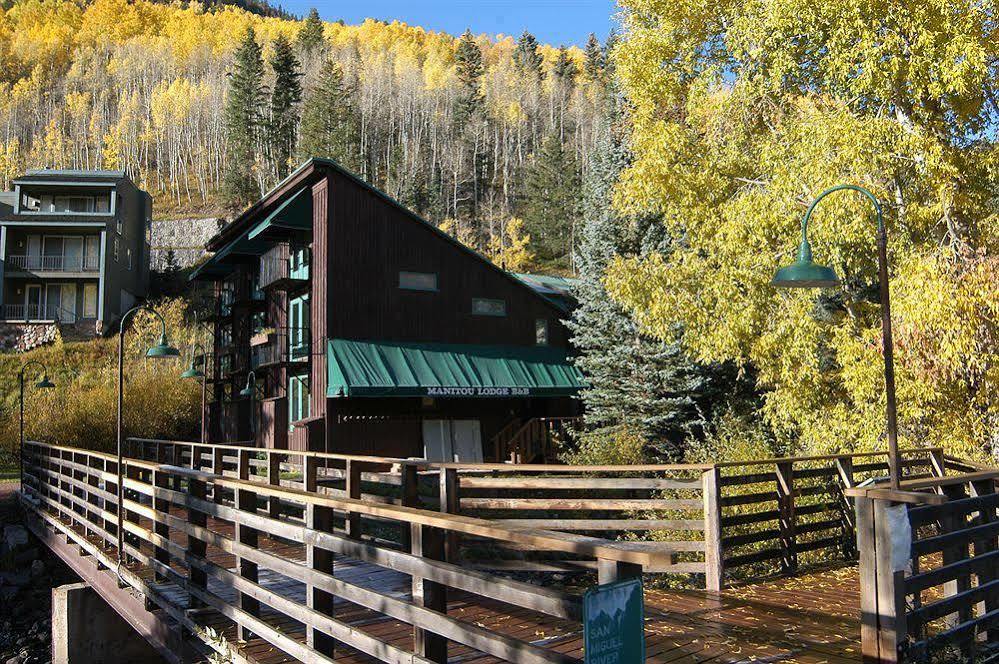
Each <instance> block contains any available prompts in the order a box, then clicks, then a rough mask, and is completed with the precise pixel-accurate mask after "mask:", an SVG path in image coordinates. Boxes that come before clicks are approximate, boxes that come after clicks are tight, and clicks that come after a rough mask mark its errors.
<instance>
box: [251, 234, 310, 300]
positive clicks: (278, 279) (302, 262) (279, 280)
mask: <svg viewBox="0 0 999 664" xmlns="http://www.w3.org/2000/svg"><path fill="white" fill-rule="evenodd" d="M309 258H310V256H309V249H308V248H307V247H301V248H293V249H289V247H288V245H287V244H279V245H277V246H276V247H274V248H273V249H271V250H270V251H268V252H267V253H266V254H264V255H263V256H261V257H260V274H259V277H258V280H257V284H258V285H259V287H260V288H262V289H270V290H294V289H295V288H299V287H301V286H304V285H306V284H308V283H309Z"/></svg>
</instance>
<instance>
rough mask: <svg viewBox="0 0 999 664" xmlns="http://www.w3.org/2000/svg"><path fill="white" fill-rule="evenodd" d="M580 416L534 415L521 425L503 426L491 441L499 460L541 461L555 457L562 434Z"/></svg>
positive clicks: (496, 457)
mask: <svg viewBox="0 0 999 664" xmlns="http://www.w3.org/2000/svg"><path fill="white" fill-rule="evenodd" d="M579 420H580V418H578V417H532V418H531V419H529V420H527V421H526V422H520V421H519V420H518V421H517V422H518V426H516V427H512V428H510V429H508V428H507V427H504V428H503V430H502V431H500V432H499V433H498V434H497V435H496V436H494V437H493V440H492V448H493V455H494V458H495V459H496V461H500V462H506V461H509V462H512V463H521V464H525V463H538V462H539V461H540V462H550V461H553V460H555V456H556V449H555V445H556V442H557V439H558V438H559V436H564V435H566V434H567V433H568V432H567V428H568V426H569V425H570V424H572V423H573V422H577V421H579Z"/></svg>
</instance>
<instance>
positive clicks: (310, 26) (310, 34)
mask: <svg viewBox="0 0 999 664" xmlns="http://www.w3.org/2000/svg"><path fill="white" fill-rule="evenodd" d="M324 40H325V36H324V28H323V20H322V19H321V18H319V11H318V10H317V9H316V8H315V7H313V8H312V9H310V10H309V15H308V16H306V17H305V20H304V21H302V27H301V28H299V30H298V36H297V37H296V41H297V42H298V48H299V50H300V51H301V52H302V53H315V52H316V51H318V50H319V49H320V48H322V46H323V42H324Z"/></svg>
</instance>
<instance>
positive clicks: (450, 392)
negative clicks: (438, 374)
mask: <svg viewBox="0 0 999 664" xmlns="http://www.w3.org/2000/svg"><path fill="white" fill-rule="evenodd" d="M427 396H428V397H529V396H531V388H529V387H428V388H427Z"/></svg>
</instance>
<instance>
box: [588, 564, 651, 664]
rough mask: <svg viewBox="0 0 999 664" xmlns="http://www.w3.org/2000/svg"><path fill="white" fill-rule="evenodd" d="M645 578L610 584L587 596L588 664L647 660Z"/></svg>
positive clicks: (626, 663)
mask: <svg viewBox="0 0 999 664" xmlns="http://www.w3.org/2000/svg"><path fill="white" fill-rule="evenodd" d="M644 622H645V606H644V600H643V597H642V579H641V578H639V577H635V578H633V579H627V580H625V581H617V582H615V583H608V584H605V585H602V586H597V587H595V588H590V589H589V590H587V591H586V594H585V595H583V635H584V643H585V647H586V651H585V652H586V664H633V663H637V662H644V661H645V626H644Z"/></svg>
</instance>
